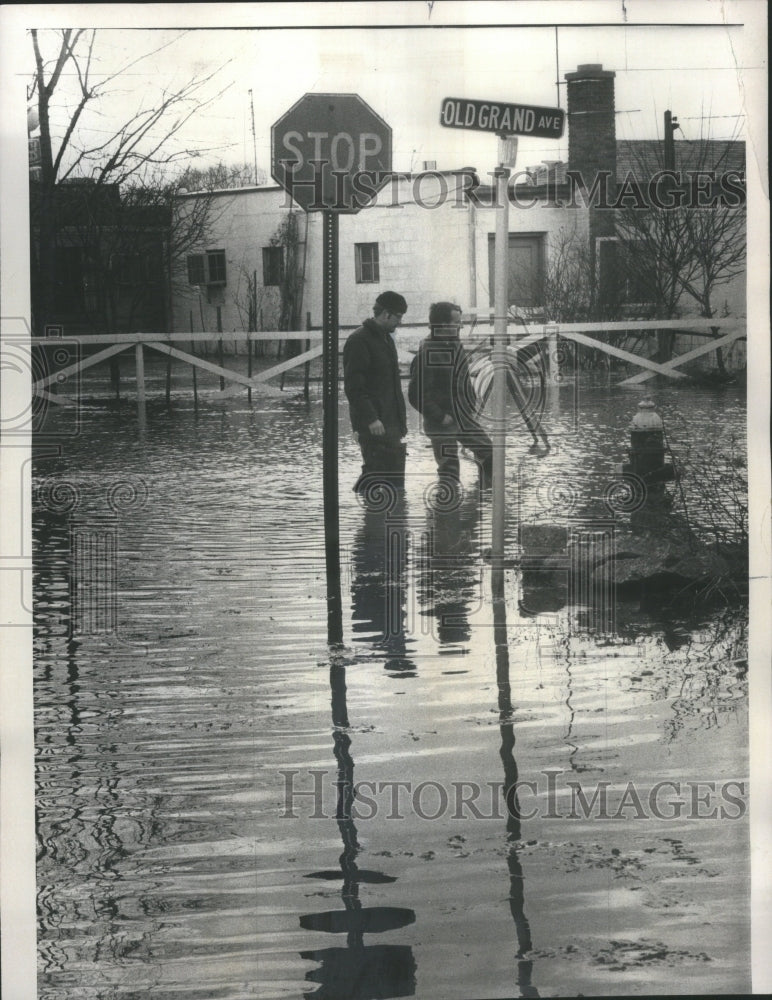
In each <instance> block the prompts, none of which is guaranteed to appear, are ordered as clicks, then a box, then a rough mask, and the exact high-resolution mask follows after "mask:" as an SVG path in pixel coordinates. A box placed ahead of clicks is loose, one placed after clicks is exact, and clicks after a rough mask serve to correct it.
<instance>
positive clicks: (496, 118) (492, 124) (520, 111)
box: [440, 97, 566, 139]
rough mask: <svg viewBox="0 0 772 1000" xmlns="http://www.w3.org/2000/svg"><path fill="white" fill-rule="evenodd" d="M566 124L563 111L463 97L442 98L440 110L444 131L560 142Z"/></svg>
mask: <svg viewBox="0 0 772 1000" xmlns="http://www.w3.org/2000/svg"><path fill="white" fill-rule="evenodd" d="M565 121H566V113H565V111H563V109H562V108H541V107H537V106H536V105H530V104H504V103H502V102H501V101H472V100H469V99H468V98H466V97H445V98H444V99H443V101H442V106H441V108H440V125H445V126H446V128H464V129H472V130H474V131H477V132H496V133H498V134H499V135H532V136H536V137H538V138H540V139H559V138H560V137H561V136H562V135H563V129H564V127H565Z"/></svg>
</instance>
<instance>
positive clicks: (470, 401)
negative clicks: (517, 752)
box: [409, 302, 493, 487]
mask: <svg viewBox="0 0 772 1000" xmlns="http://www.w3.org/2000/svg"><path fill="white" fill-rule="evenodd" d="M461 326H462V323H461V309H460V307H459V306H457V305H456V304H455V303H453V302H435V303H434V304H433V305H432V307H431V309H430V311H429V327H430V331H431V332H430V334H429V336H428V337H427V338H426V339H425V340H423V341H422V342H421V345H420V347H419V349H418V354H417V355H416V356H415V358H414V360H413V364H412V366H411V371H410V389H409V399H410V404H411V406H414V407H415V409H417V410H418V412H419V413H421V414H422V416H423V424H424V431H425V432H426V434H428V436H429V438H430V440H431V442H432V448H433V450H434V457H435V459H436V461H437V468H438V471H439V474H440V476H441V477H443V478H445V479H449V480H450V481H452V482H457V481H458V478H459V461H458V445H459V444H462V445H464V446H465V447H466V448H469V450H470V451H471V452H472V453H473V454H474V456H475V458H476V459H477V460H478V462H479V463H480V471H481V479H482V485H483V487H488V486H490V480H491V474H492V471H493V446H492V444H491V440H490V438H489V437H488V435H487V434H486V433H485V431H484V430H483V429H482V427H481V426H480V425H479V424H478V423H477V421H476V420H475V417H474V412H475V409H476V400H475V396H474V390H473V387H472V382H471V378H470V375H469V355H468V353H467V351H466V350H465V349H464V347H462V345H461V343H460V341H459V339H458V334H459V330H460V329H461Z"/></svg>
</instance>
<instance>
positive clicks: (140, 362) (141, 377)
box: [134, 343, 146, 424]
mask: <svg viewBox="0 0 772 1000" xmlns="http://www.w3.org/2000/svg"><path fill="white" fill-rule="evenodd" d="M134 356H135V359H136V371H137V418H138V419H139V422H140V424H143V423H144V422H145V415H146V414H145V353H144V347H143V346H142V344H141V343H139V344H137V345H136V347H135V348H134Z"/></svg>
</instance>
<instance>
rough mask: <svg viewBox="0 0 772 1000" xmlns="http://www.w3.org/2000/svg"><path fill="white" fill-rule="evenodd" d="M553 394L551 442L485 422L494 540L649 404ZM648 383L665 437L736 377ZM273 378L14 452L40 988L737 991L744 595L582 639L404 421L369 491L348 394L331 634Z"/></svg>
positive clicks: (583, 622)
mask: <svg viewBox="0 0 772 1000" xmlns="http://www.w3.org/2000/svg"><path fill="white" fill-rule="evenodd" d="M561 393H562V394H563V395H561ZM573 393H574V390H573V389H572V388H567V389H561V390H556V391H555V392H554V393H553V394H552V397H551V399H550V400H549V401H548V404H547V413H546V421H547V426H548V429H549V432H550V436H551V441H552V443H553V446H554V448H553V452H552V453H551V454H550V456H548V457H547V458H546V459H543V460H538V459H537V458H534V457H530V456H528V455H527V454H526V447H527V444H528V443H529V441H528V439H527V438H525V437H522V436H521V435H517V434H513V436H512V438H511V442H510V443H511V447H510V451H509V458H508V471H507V497H508V509H509V511H510V517H509V523H508V526H507V546H508V549H511V548H512V547H513V546H514V544H515V542H516V538H517V522H518V519H519V520H521V521H523V520H533V521H542V522H543V523H550V524H555V523H560V522H561V518H562V519H563V521H565V520H566V519H567V518H570V517H572V516H574V515H576V514H577V513H579V514H581V513H582V512H587V511H590V510H591V509H595V508H594V507H593V503H594V504H595V507H597V500H598V497H602V496H604V490H605V489H606V487H607V484H608V483H609V481H610V480H611V479H612V478H613V471H614V467H615V466H616V464H618V463H620V462H622V461H625V460H626V459H627V455H626V448H627V445H628V435H627V426H628V424H629V420H630V418H631V416H632V414H633V412H634V411H635V407H636V405H637V402H638V401H639V399H640V398H641V396H640V394H636V393H634V392H630V391H629V390H624V389H610V390H609V388H608V386H607V384H606V383H605V381H602V382H599V383H596V384H593V383H592V382H591V381H589V380H587V379H585V380H584V381H582V382H581V383H580V385H579V391H578V398H576V399H575V398H574V395H572V394H573ZM651 395H652V396H653V398H654V399H655V401H656V402H657V404H658V407H659V409H660V411H661V413H662V415H663V417H664V419H665V424H666V427H667V429H668V433H669V438H670V442H671V445H672V447H673V449H674V451H675V452H676V453H678V450H679V448H680V447H682V446H683V445H684V444H685V443H686V442H688V441H690V440H695V439H704V437H705V435H706V433H707V432H709V433H710V435H712V436H714V437H717V438H720V437H722V436H723V437H725V438H726V439H727V440H729V438H730V437H731V436H732V435H740V436H742V435H743V434H744V424H743V421H744V400H743V397H742V394H741V393H740V392H739V391H737V390H732V389H730V390H723V391H721V392H711V391H709V390H704V389H702V390H690V389H683V388H679V389H673V388H670V387H667V388H663V389H659V390H654V391H652V393H651ZM287 396H288V398H287V399H274V398H270V399H262V400H261V399H255V400H254V401H253V405H252V407H250V406H248V405H247V402H246V399H245V398H234V399H232V400H230V401H227V402H224V403H223V402H220V403H217V404H214V403H212V402H207V401H206V400H202V401H201V405H200V406H199V410H198V414H197V415H195V414H194V412H193V407H192V401H191V400H190V399H189V398H188V397H187V396H185V395H182V394H181V395H179V396H178V397H175V399H174V403H173V407H172V410H171V412H170V413H168V412H167V411H166V409H165V407H164V405H163V401H162V400H153V399H151V400H150V404H149V412H148V420H147V428H146V430H145V431H144V433H140V431H139V429H138V426H137V420H136V413H135V410H134V406H133V403H132V402H131V400H126V401H124V402H123V403H121V405H120V406H119V407H117V408H116V407H115V406H113V405H108V404H107V403H106V402H105V401H98V402H94V403H93V404H92V405H84V407H83V408H82V413H81V428H80V432H79V433H78V434H76V435H73V436H71V437H68V438H66V439H63V444H62V448H61V453H60V454H48V455H47V454H45V453H44V451H43V450H42V449H40V450H39V452H38V454H37V456H36V459H35V463H34V504H33V511H34V513H33V519H34V523H33V533H34V544H35V548H34V556H35V600H36V604H35V622H36V631H35V713H36V714H35V719H36V748H37V821H38V838H39V845H38V846H39V855H38V868H37V880H38V892H39V901H38V913H39V982H38V989H39V996H40V997H41V1000H73V998H81V997H82V998H89V1000H92V998H93V1000H109V998H113V997H115V998H121V1000H129V998H144V997H168V998H185V1000H226V998H227V1000H246V998H250V1000H251V998H258V997H259V998H280V997H301V996H307V997H317V998H325V1000H346V998H352V1000H354V998H356V1000H365V998H370V997H382V998H387V997H403V996H415V997H420V998H426V1000H434V998H444V1000H452V998H467V997H512V996H558V995H560V996H571V995H576V996H579V995H584V996H593V995H645V994H649V995H650V994H673V993H675V994H689V993H698V994H722V993H743V992H747V991H748V990H749V989H750V981H749V966H750V956H749V922H750V915H749V861H748V827H747V816H746V805H747V800H746V792H747V775H748V760H747V749H746V748H747V743H748V732H747V688H746V638H747V630H746V621H745V615H744V611H743V609H742V608H730V609H727V608H725V607H724V608H722V607H712V608H711V607H709V606H706V605H701V604H699V603H698V605H697V606H694V605H688V604H677V605H676V604H672V605H668V604H667V603H664V604H662V603H661V602H659V603H658V602H657V601H656V600H653V599H652V598H654V597H656V595H652V594H649V595H648V598H647V599H646V600H645V601H643V600H641V599H640V598H626V599H624V600H622V599H619V600H618V601H617V602H616V605H615V607H614V620H613V623H611V625H609V623H608V622H606V624H605V625H604V627H602V628H595V627H593V626H592V616H588V615H587V614H586V612H585V611H583V609H581V608H576V607H566V606H565V600H564V599H562V598H561V595H562V594H563V591H561V589H560V587H559V586H553V585H550V586H546V587H536V588H535V589H532V590H529V589H528V587H527V586H525V585H524V583H523V580H522V578H521V576H520V573H519V571H518V570H517V569H516V568H509V569H507V570H506V577H505V601H504V603H503V605H502V604H501V603H500V602H496V603H495V604H494V602H492V600H491V581H490V567H489V564H488V562H486V559H485V558H484V549H485V548H486V546H488V545H489V544H490V517H489V513H490V512H489V500H488V499H487V498H486V497H483V498H482V499H481V498H480V497H479V495H478V493H477V492H476V490H475V489H474V469H473V467H472V465H471V463H470V462H465V463H463V465H464V469H463V477H464V484H465V487H466V493H465V496H464V499H463V502H462V503H461V506H460V507H459V508H457V509H444V507H443V503H442V498H441V497H440V498H439V499H438V497H437V494H436V491H435V490H434V488H433V483H434V471H433V463H432V459H431V452H430V450H429V449H428V448H427V442H426V439H425V438H423V437H422V436H421V434H420V433H419V431H418V429H417V424H416V421H415V414H411V419H412V423H411V433H410V451H409V456H408V468H409V470H410V473H411V474H410V476H409V479H408V488H407V491H406V497H405V500H404V503H400V504H398V505H397V506H396V507H394V508H393V509H390V510H380V511H379V510H365V509H363V507H362V505H361V504H360V502H359V501H358V500H357V498H356V497H355V495H354V494H353V493H352V492H351V489H350V487H351V484H352V483H353V482H354V480H355V478H356V476H357V473H358V467H359V456H358V449H357V447H356V445H355V442H354V441H353V439H352V437H351V434H350V431H349V428H348V415H347V408H346V404H345V401H342V402H341V413H340V418H341V420H340V424H341V442H340V484H341V496H340V521H341V545H342V561H343V609H344V615H343V619H344V620H343V627H344V647H343V649H336V650H330V649H329V648H328V646H327V634H326V592H325V573H324V536H323V527H322V511H321V447H322V446H321V416H322V409H321V400H320V396H319V394H318V392H317V393H315V392H313V391H312V394H311V399H310V401H308V402H305V401H304V400H303V399H302V398H300V397H299V396H298V395H297V394H296V390H294V389H291V390H290V391H288V393H287ZM574 404H576V405H574ZM607 516H608V512H607ZM618 516H619V517H622V518H623V517H624V515H623V514H619V515H618ZM588 622H589V625H588ZM352 782H353V783H354V784H355V785H358V787H359V794H358V796H357V797H356V798H353V797H352V795H351V794H350V787H351V783H352ZM515 782H519V783H520V785H519V788H518V792H517V795H516V796H515V795H510V796H509V799H508V801H505V795H504V794H503V792H502V789H504V790H506V789H508V788H510V787H511V786H512V785H513V784H514V783H515ZM336 783H337V785H336ZM630 783H633V784H632V785H630ZM659 783H669V784H659ZM601 793H602V795H603V796H605V804H604V802H603V801H601V800H600V799H596V801H595V803H594V804H590V803H591V800H592V797H593V795H596V794H597V795H600V794H601ZM582 796H584V799H582ZM583 802H584V803H585V804H584V805H583Z"/></svg>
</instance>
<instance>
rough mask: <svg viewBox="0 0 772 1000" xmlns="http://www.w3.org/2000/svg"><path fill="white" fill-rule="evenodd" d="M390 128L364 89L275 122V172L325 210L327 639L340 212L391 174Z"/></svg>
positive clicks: (331, 599) (313, 207) (360, 203)
mask: <svg viewBox="0 0 772 1000" xmlns="http://www.w3.org/2000/svg"><path fill="white" fill-rule="evenodd" d="M390 170H391V129H390V128H389V126H388V125H387V124H386V122H385V121H384V120H383V119H382V118H381V117H380V115H377V114H376V113H375V111H373V109H372V108H371V107H369V106H368V105H367V104H365V102H364V101H363V100H362V98H361V97H359V96H358V95H357V94H306V95H305V96H304V97H301V98H300V100H299V101H297V103H295V104H293V106H292V107H291V108H290V109H289V111H287V112H286V113H285V114H283V115H282V116H281V118H279V120H278V121H276V122H275V123H274V125H273V126H272V127H271V175H272V177H273V179H274V180H275V181H276V182H277V184H279V185H281V187H283V188H284V190H285V191H287V193H288V194H290V195H291V196H292V198H294V200H295V201H296V202H297V204H298V205H300V207H301V208H302V209H303V210H304V211H306V212H322V213H323V219H324V225H323V259H322V271H323V274H322V314H323V323H322V383H323V399H324V431H323V459H322V462H323V488H324V534H325V557H326V564H327V639H328V642H329V643H330V644H339V643H341V642H342V641H343V622H342V605H341V593H340V530H339V523H338V215H339V214H340V213H341V212H344V213H352V212H358V211H359V210H360V209H361V208H364V207H366V206H367V204H368V203H369V202H370V201H371V200H372V198H373V197H374V196H375V194H376V193H377V191H378V189H379V188H380V187H382V186H383V184H385V183H386V181H387V180H388V173H389V171H390Z"/></svg>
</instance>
